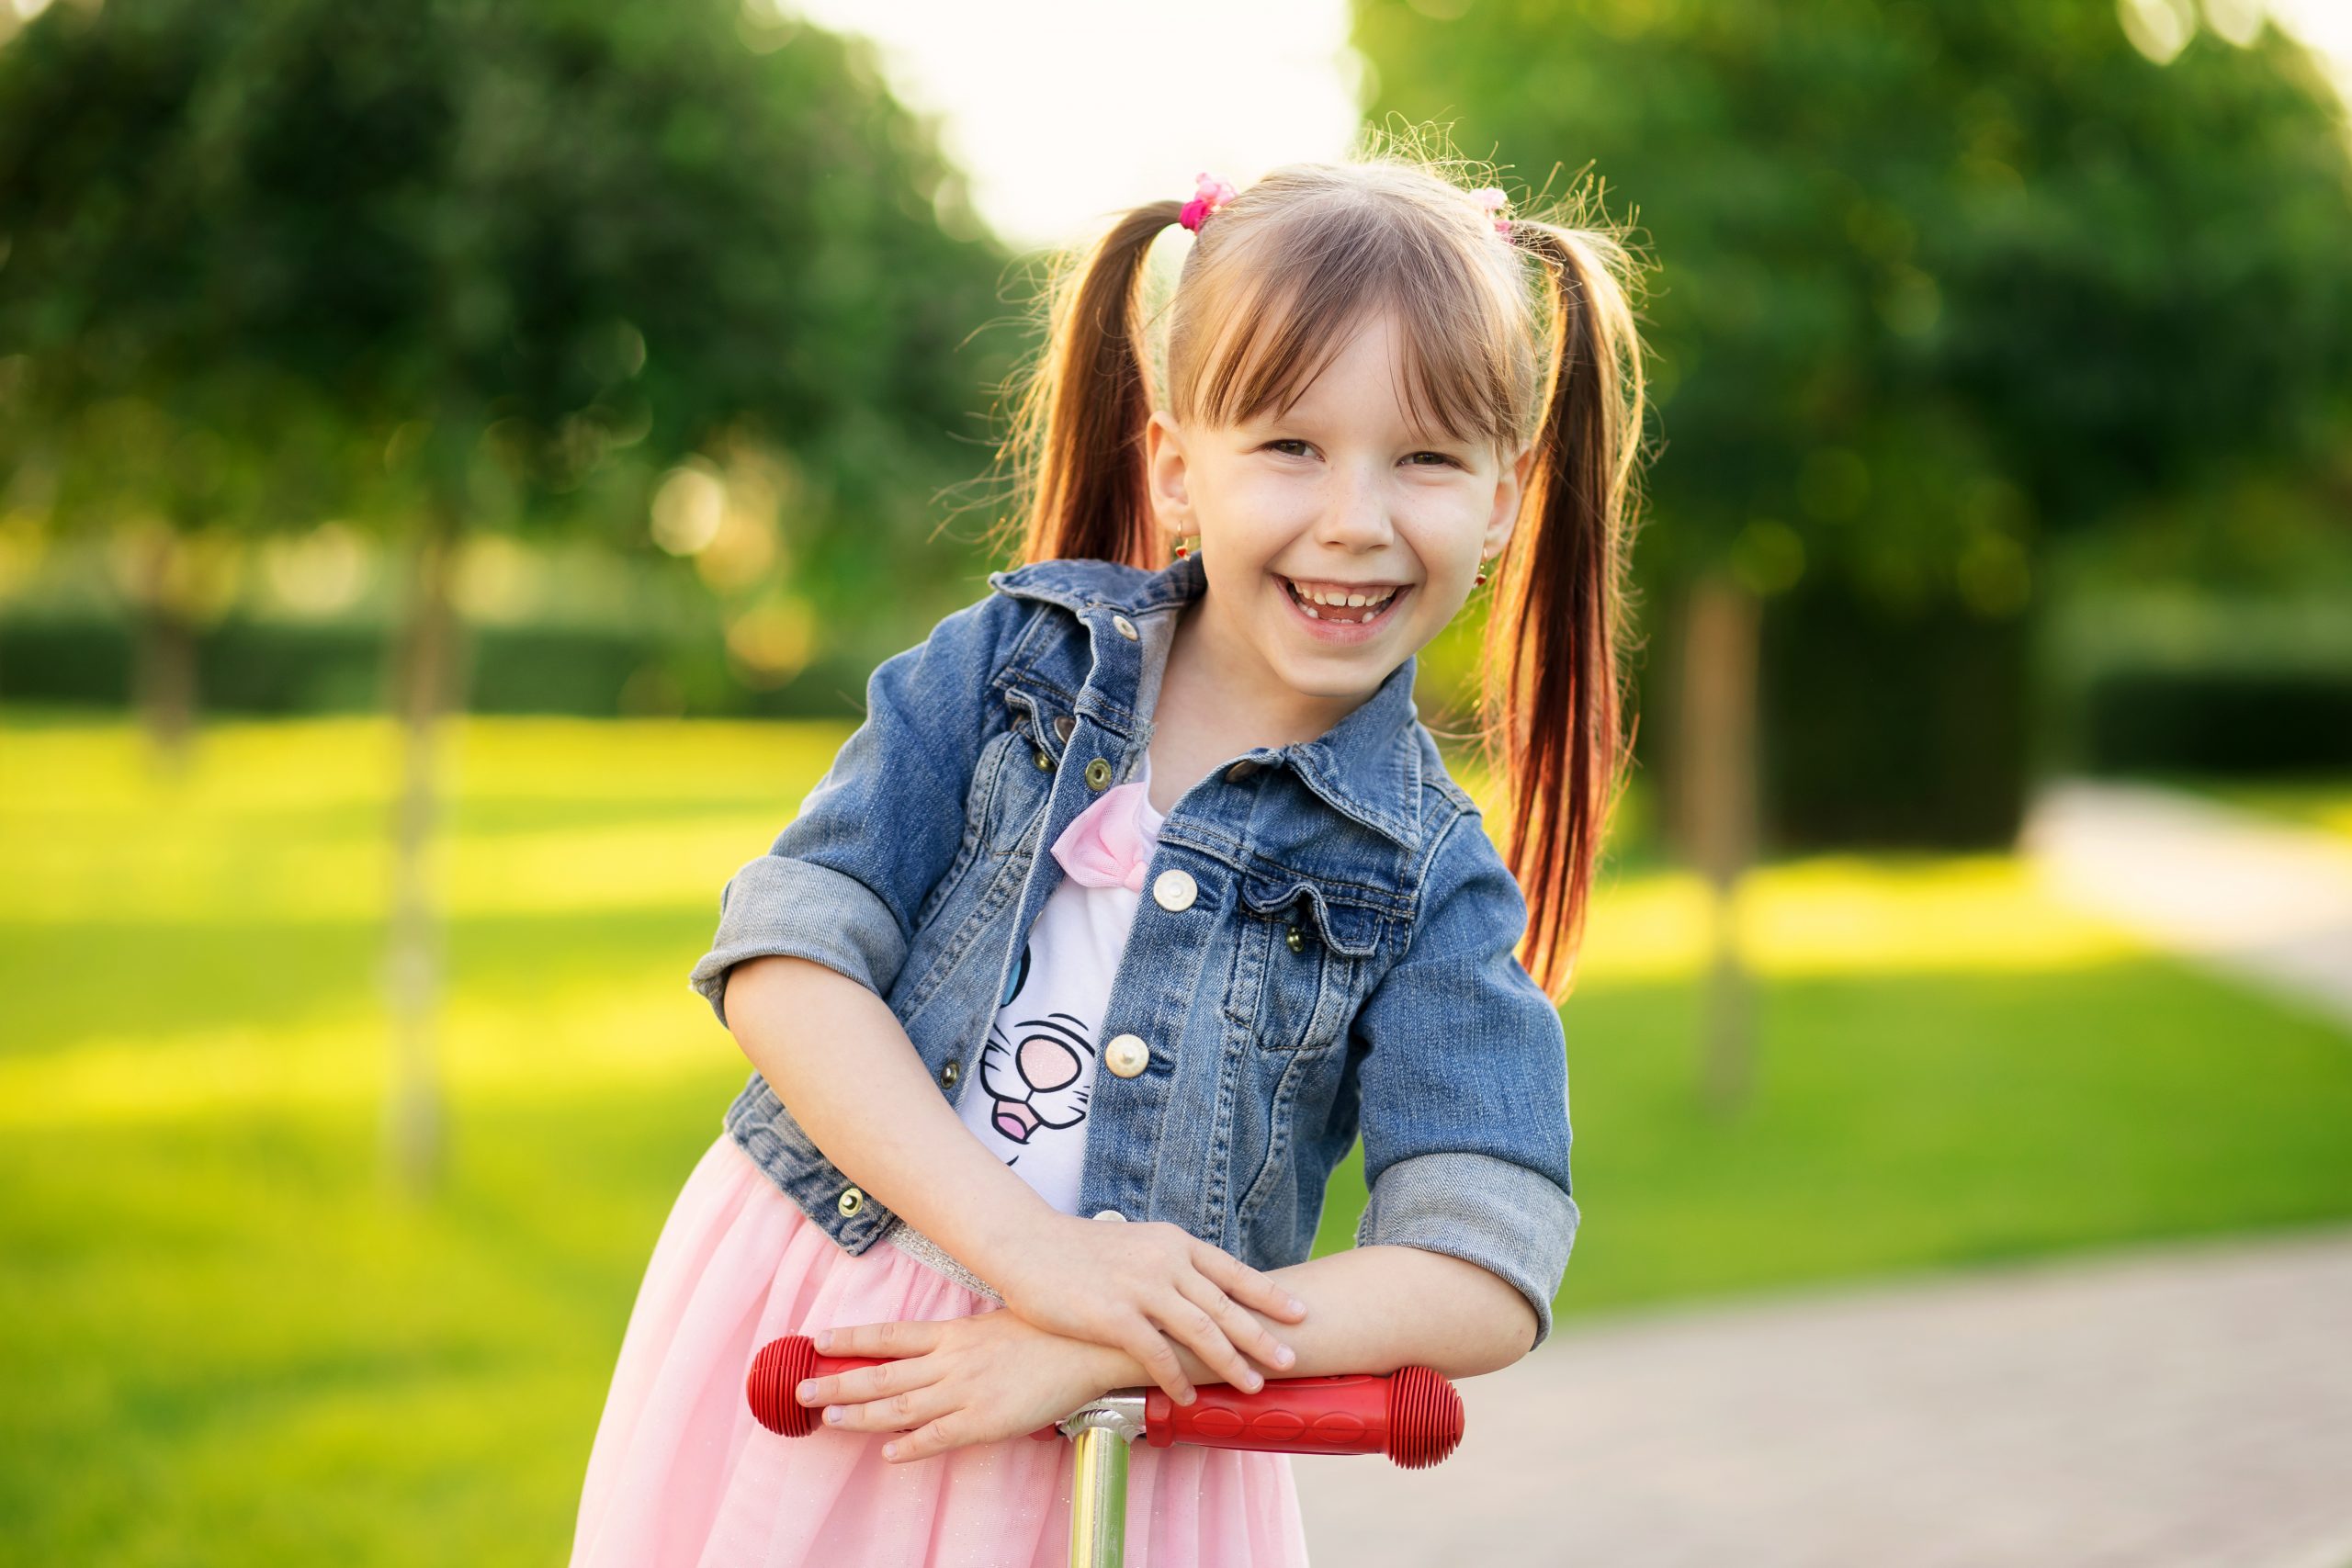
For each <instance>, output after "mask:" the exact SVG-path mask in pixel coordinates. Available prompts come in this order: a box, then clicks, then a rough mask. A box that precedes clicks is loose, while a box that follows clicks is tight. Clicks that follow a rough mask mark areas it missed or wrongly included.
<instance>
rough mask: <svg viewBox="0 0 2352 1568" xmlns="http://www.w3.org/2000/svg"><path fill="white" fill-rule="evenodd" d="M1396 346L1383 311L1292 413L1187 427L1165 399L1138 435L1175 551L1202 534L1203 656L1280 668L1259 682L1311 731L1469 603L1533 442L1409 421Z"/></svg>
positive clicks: (1496, 546) (1230, 667) (1505, 528)
mask: <svg viewBox="0 0 2352 1568" xmlns="http://www.w3.org/2000/svg"><path fill="white" fill-rule="evenodd" d="M1398 346H1399V345H1398V341H1397V333H1396V330H1395V327H1394V324H1393V322H1392V321H1391V320H1390V318H1389V317H1388V316H1387V315H1385V314H1383V315H1380V316H1378V317H1375V318H1374V319H1373V320H1372V321H1369V322H1368V323H1367V324H1366V325H1365V326H1364V328H1363V331H1361V332H1359V333H1357V334H1356V336H1355V337H1354V338H1353V340H1352V341H1351V342H1350V343H1349V344H1348V345H1347V346H1346V347H1345V348H1343V349H1342V350H1340V354H1339V356H1338V357H1337V358H1335V359H1334V360H1333V361H1332V362H1331V363H1330V364H1329V366H1327V367H1325V368H1324V370H1323V372H1322V374H1321V375H1320V376H1318V377H1317V378H1316V380H1315V381H1314V382H1313V383H1312V384H1311V385H1310V386H1308V388H1307V389H1306V391H1305V392H1304V393H1303V394H1302V395H1301V397H1300V398H1299V400H1298V401H1297V403H1296V404H1295V405H1294V406H1293V407H1292V409H1291V411H1290V412H1289V413H1288V414H1287V415H1283V416H1280V417H1276V416H1274V415H1272V414H1271V413H1269V414H1265V415H1261V417H1260V418H1258V419H1256V420H1253V421H1251V422H1250V423H1245V424H1241V425H1238V426H1220V427H1211V426H1199V425H1195V426H1190V427H1187V426H1183V425H1180V424H1179V423H1177V422H1176V421H1175V420H1174V419H1173V418H1172V417H1171V416H1170V414H1169V413H1168V412H1166V411H1165V410H1162V411H1159V412H1155V413H1154V414H1153V415H1152V417H1151V423H1150V425H1149V426H1148V429H1147V431H1146V434H1145V445H1146V450H1147V453H1148V468H1149V481H1150V488H1151V495H1152V506H1153V511H1154V513H1155V514H1156V515H1157V517H1158V520H1159V525H1160V526H1161V528H1162V529H1163V530H1165V531H1166V533H1167V534H1168V536H1170V548H1171V549H1172V548H1173V541H1174V539H1175V538H1176V537H1178V536H1188V535H1194V534H1197V535H1199V536H1200V546H1199V547H1200V553H1201V565H1202V567H1203V568H1204V570H1205V571H1206V573H1207V577H1208V592H1207V593H1206V595H1205V598H1204V601H1203V603H1202V604H1200V605H1198V606H1197V610H1198V626H1199V629H1200V631H1201V632H1202V634H1203V636H1204V637H1206V638H1207V639H1208V643H1209V646H1210V649H1211V652H1212V662H1213V663H1214V664H1215V665H1216V666H1217V667H1218V668H1220V669H1222V670H1224V671H1227V672H1229V673H1232V674H1235V675H1247V676H1250V677H1253V678H1256V679H1261V680H1265V681H1267V682H1279V684H1270V685H1269V686H1267V687H1266V688H1265V689H1264V695H1265V696H1266V697H1267V698H1268V699H1269V701H1270V704H1271V705H1272V706H1273V707H1274V708H1276V709H1278V710H1282V711H1284V712H1286V713H1287V715H1288V716H1290V717H1292V718H1294V719H1295V720H1297V721H1301V722H1304V723H1315V722H1317V720H1319V721H1320V728H1315V729H1313V730H1312V731H1311V733H1310V735H1309V736H1308V737H1307V738H1308V739H1312V737H1313V735H1319V734H1320V733H1322V729H1323V728H1329V725H1330V724H1334V723H1337V722H1338V721H1339V720H1340V718H1342V717H1344V716H1346V715H1347V714H1348V712H1349V711H1350V710H1351V709H1352V708H1353V707H1354V706H1355V705H1356V704H1358V703H1360V702H1361V701H1363V699H1364V698H1365V697H1368V696H1370V695H1371V694H1373V693H1374V691H1376V690H1377V689H1378V688H1379V686H1380V683H1381V682H1383V681H1384V680H1385V679H1386V678H1387V676H1388V674H1389V673H1390V671H1394V670H1395V669H1396V668H1397V666H1398V665H1399V664H1402V663H1403V662H1404V661H1405V660H1406V659H1407V658H1408V657H1409V656H1411V655H1412V654H1415V653H1418V652H1419V651H1420V649H1422V648H1424V647H1425V646H1427V645H1428V643H1429V641H1430V638H1432V637H1436V636H1437V634H1438V633H1439V632H1440V631H1441V630H1442V629H1443V628H1444V626H1445V625H1446V623H1447V622H1449V621H1451V620H1452V619H1453V616H1454V614H1455V612H1457V611H1459V610H1460V609H1461V608H1462V606H1463V604H1464V601H1466V600H1467V599H1468V598H1469V596H1470V590H1471V588H1472V587H1473V586H1474V580H1475V578H1476V573H1477V570H1478V563H1479V561H1480V559H1481V558H1486V557H1491V556H1494V555H1496V554H1497V553H1498V552H1499V551H1500V550H1501V549H1502V547H1503V543H1504V541H1505V540H1506V539H1508V538H1509V537H1510V532H1511V527H1512V525H1513V524H1514V523H1515V522H1516V521H1517V519H1518V515H1519V502H1520V495H1521V489H1522V487H1523V486H1524V485H1525V483H1526V479H1527V473H1528V468H1529V465H1530V463H1531V462H1532V457H1533V453H1532V448H1530V449H1522V450H1521V451H1520V452H1519V453H1517V454H1516V455H1515V456H1514V457H1512V458H1511V459H1510V461H1508V462H1506V461H1504V460H1503V459H1502V458H1501V457H1500V456H1499V455H1498V453H1496V452H1495V451H1494V450H1493V449H1492V448H1491V447H1487V446H1481V445H1477V444H1475V443H1472V442H1464V441H1454V440H1453V439H1451V438H1449V437H1447V436H1445V435H1443V434H1438V433H1432V432H1426V431H1416V430H1415V429H1413V428H1412V427H1411V425H1410V423H1409V422H1408V414H1407V406H1408V405H1407V400H1406V381H1405V378H1404V377H1405V372H1404V368H1403V365H1402V362H1401V360H1400V358H1399V355H1398ZM1284 688H1287V691H1288V693H1289V694H1291V695H1289V696H1287V697H1285V696H1284V695H1283V689H1284ZM1302 698H1303V699H1306V701H1305V702H1304V703H1300V702H1299V701H1298V699H1302Z"/></svg>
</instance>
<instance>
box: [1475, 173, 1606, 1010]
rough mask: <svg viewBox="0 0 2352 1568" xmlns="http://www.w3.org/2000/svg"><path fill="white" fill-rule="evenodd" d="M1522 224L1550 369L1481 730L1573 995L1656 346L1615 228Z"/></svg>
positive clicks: (1512, 838)
mask: <svg viewBox="0 0 2352 1568" xmlns="http://www.w3.org/2000/svg"><path fill="white" fill-rule="evenodd" d="M1512 232H1513V238H1514V240H1515V242H1516V243H1517V244H1518V245H1519V246H1520V248H1521V250H1523V251H1525V252H1526V253H1528V254H1531V255H1532V256H1534V257H1535V258H1536V259H1537V260H1538V261H1540V262H1541V263H1542V264H1543V270H1544V275H1545V276H1546V277H1547V279H1548V280H1549V281H1548V288H1547V296H1548V300H1549V304H1550V307H1551V309H1550V311H1549V315H1550V331H1549V334H1548V338H1547V342H1546V349H1547V352H1546V354H1545V355H1544V359H1545V361H1546V364H1547V366H1548V374H1547V378H1546V382H1545V386H1544V398H1543V421H1542V424H1541V427H1540V429H1539V431H1538V434H1537V435H1536V443H1537V453H1536V457H1535V461H1534V463H1533V465H1532V469H1531V472H1530V473H1529V476H1528V483H1527V488H1526V493H1525V495H1524V496H1523V497H1522V499H1521V513H1520V523H1519V526H1518V528H1517V529H1516V530H1514V532H1513V535H1512V537H1511V540H1510V544H1509V545H1508V546H1507V547H1505V549H1504V551H1503V554H1502V557H1501V558H1500V559H1499V561H1498V563H1497V574H1496V576H1495V578H1494V581H1493V588H1492V592H1493V595H1494V599H1493V604H1492V607H1491V609H1490V612H1489V614H1488V617H1487V634H1486V642H1485V645H1484V649H1483V655H1482V658H1481V660H1480V684H1481V693H1482V696H1481V702H1480V721H1479V729H1480V737H1481V740H1482V743H1483V749H1484V750H1485V753H1486V759H1487V766H1488V768H1489V770H1490V773H1492V775H1493V776H1495V777H1498V778H1500V779H1504V780H1507V781H1508V784H1507V788H1508V792H1509V793H1508V801H1509V804H1508V806H1507V807H1506V813H1505V814H1506V816H1507V818H1509V833H1508V837H1507V840H1506V841H1504V842H1503V843H1501V844H1499V845H1498V849H1499V850H1500V852H1501V853H1502V854H1503V857H1504V859H1505V861H1506V862H1507V863H1509V864H1510V868H1511V873H1512V874H1513V875H1514V876H1515V877H1516V878H1517V879H1518V881H1519V885H1520V887H1521V891H1522V892H1524V893H1525V894H1526V896H1527V898H1528V907H1529V915H1528V927H1527V933H1526V936H1525V937H1524V939H1523V940H1522V943H1521V954H1520V956H1521V963H1523V964H1525V965H1526V966H1527V970H1528V973H1529V974H1530V975H1532V976H1533V977H1534V978H1535V981H1536V983H1537V984H1538V985H1539V986H1541V987H1543V988H1544V992H1545V993H1546V994H1547V995H1549V996H1550V997H1552V998H1553V999H1554V1000H1555V1001H1559V1000H1564V999H1565V998H1566V995H1567V992H1568V990H1569V988H1570V987H1571V984H1572V981H1573V970H1574V966H1575V960H1576V953H1577V947H1578V946H1579V945H1580V944H1581V942H1582V940H1583V929H1584V916H1585V908H1586V904H1587V900H1588V897H1589V893H1590V889H1591V886H1592V879H1593V872H1594V868H1595V866H1596V864H1597V863H1598V861H1599V858H1600V844H1601V840H1602V836H1603V832H1604V830H1605V829H1606V826H1607V822H1608V818H1609V813H1610V811H1611V808H1612V807H1614V805H1615V803H1616V798H1617V795H1618V793H1619V791H1620V790H1621V788H1622V787H1623V782H1624V780H1623V772H1624V770H1625V768H1626V767H1627V766H1628V764H1629V762H1630V759H1631V756H1632V750H1633V736H1632V734H1631V733H1628V734H1626V735H1625V736H1624V737H1623V739H1620V737H1619V734H1618V724H1619V716H1620V714H1621V712H1622V711H1623V708H1624V706H1625V700H1624V696H1623V693H1622V692H1621V687H1620V682H1621V680H1622V679H1623V676H1622V674H1621V666H1620V661H1619V659H1618V641H1619V638H1620V637H1621V636H1622V635H1623V627H1624V626H1625V623H1626V618H1627V616H1626V605H1625V592H1626V591H1625V584H1624V578H1625V571H1626V566H1627V562H1628V558H1629V557H1630V555H1631V544H1632V540H1631V518H1632V511H1631V508H1630V504H1629V503H1630V502H1631V500H1632V491H1633V485H1634V461H1635V459H1636V457H1638V456H1639V437H1640V434H1641V427H1642V418H1643V414H1642V410H1643V381H1642V364H1641V348H1640V340H1639V338H1638V336H1637V335H1636V333H1635V330H1634V315H1633V311H1632V309H1631V307H1630V306H1629V304H1628V302H1627V299H1626V296H1625V292H1624V289H1623V287H1622V286H1621V285H1620V283H1619V282H1618V279H1617V277H1616V276H1614V275H1613V273H1612V272H1611V267H1610V265H1609V264H1610V263H1611V262H1613V261H1621V260H1622V259H1623V254H1624V253H1623V249H1622V248H1621V247H1620V246H1619V245H1618V243H1617V242H1616V241H1615V240H1614V239H1613V238H1611V236H1610V235H1608V234H1606V233H1604V232H1601V231H1596V230H1589V229H1577V228H1570V227H1566V226H1562V225H1558V224H1553V223H1545V222H1540V221H1534V220H1525V219H1522V220H1518V221H1516V222H1514V223H1513V225H1512Z"/></svg>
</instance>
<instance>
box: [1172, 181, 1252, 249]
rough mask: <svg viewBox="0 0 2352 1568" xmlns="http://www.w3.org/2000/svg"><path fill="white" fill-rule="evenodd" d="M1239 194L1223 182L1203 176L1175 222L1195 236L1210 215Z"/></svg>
mask: <svg viewBox="0 0 2352 1568" xmlns="http://www.w3.org/2000/svg"><path fill="white" fill-rule="evenodd" d="M1239 194H1240V192H1238V191H1237V190H1235V189H1234V188H1233V187H1232V186H1229V185H1227V184H1226V183H1225V182H1224V181H1223V180H1220V179H1215V178H1212V177H1211V176H1210V175H1206V174H1203V175H1201V176H1200V179H1199V181H1198V183H1197V184H1196V185H1195V186H1194V187H1193V199H1192V200H1190V201H1188V202H1186V203H1185V204H1184V210H1183V211H1182V212H1181V213H1178V214H1177V216H1176V220H1177V221H1178V222H1179V223H1182V225H1184V227H1185V228H1187V229H1190V230H1191V231H1193V233H1195V234H1197V233H1199V232H1200V231H1201V225H1202V224H1204V223H1205V222H1207V221H1208V220H1209V217H1210V215H1211V214H1212V213H1214V212H1216V210H1217V209H1219V208H1221V207H1223V206H1224V205H1225V204H1226V203H1227V202H1228V201H1231V200H1232V199H1233V198H1234V197H1236V196H1238V195H1239Z"/></svg>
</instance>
